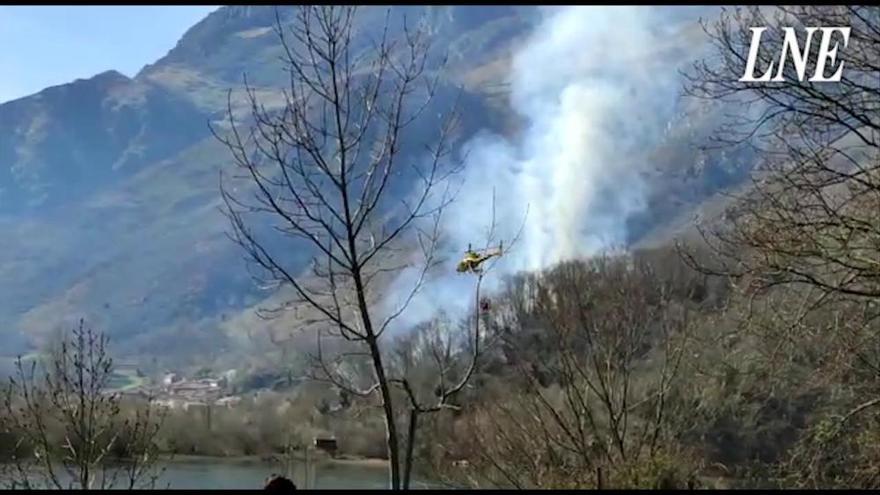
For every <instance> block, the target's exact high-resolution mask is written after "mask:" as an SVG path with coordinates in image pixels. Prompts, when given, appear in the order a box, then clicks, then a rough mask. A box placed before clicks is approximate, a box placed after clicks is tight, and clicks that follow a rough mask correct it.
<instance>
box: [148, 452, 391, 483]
mask: <svg viewBox="0 0 880 495" xmlns="http://www.w3.org/2000/svg"><path fill="white" fill-rule="evenodd" d="M304 471H305V469H304V466H303V465H302V464H299V465H297V466H294V468H293V473H292V478H293V481H294V483H296V485H297V487H298V488H304V487H305V472H304ZM273 473H275V474H286V473H285V469H284V467H283V466H281V465H279V464H277V463H270V462H259V461H249V462H242V461H233V460H224V459H192V460H177V461H174V462H172V463H170V464H168V465H166V469H165V472H164V473H163V475H162V477H161V479H160V482H159V484H158V485H157V488H158V487H165V486H166V484H168V483H170V485H171V488H181V489H195V488H201V489H208V488H211V489H259V488H262V487H263V485H264V484H265V482H266V479H267V478H268V477H269V476H270V475H271V474H273ZM310 477H311V481H310V483H309V486H310V487H311V488H318V489H321V488H324V489H328V488H349V489H357V488H363V489H378V488H387V486H388V469H387V467H385V466H384V465H381V464H379V465H376V464H360V463H354V462H325V463H320V464H318V465H316V466H315V467H314V468H313V472H312V473H311V476H310Z"/></svg>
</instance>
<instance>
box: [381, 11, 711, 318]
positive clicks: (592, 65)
mask: <svg viewBox="0 0 880 495" xmlns="http://www.w3.org/2000/svg"><path fill="white" fill-rule="evenodd" d="M547 12H548V15H547V16H546V18H545V19H544V20H543V21H542V22H541V23H540V25H539V26H538V27H537V29H536V30H535V31H534V32H533V33H532V35H531V36H530V38H529V39H528V41H527V43H526V44H525V46H524V48H523V49H522V50H520V52H519V53H517V54H516V55H515V57H514V59H513V63H512V74H511V76H510V88H511V93H510V104H511V106H512V108H513V109H514V110H515V111H516V112H517V113H518V114H519V115H520V116H521V117H522V119H523V120H524V121H525V124H526V127H525V130H524V132H523V133H522V134H520V135H517V136H515V137H512V138H507V137H503V136H499V135H496V134H492V133H489V132H483V133H481V134H480V135H478V136H476V137H474V138H473V139H471V140H470V141H469V142H468V143H467V144H466V145H465V147H464V148H465V149H466V151H467V155H466V156H467V161H466V168H465V173H464V182H463V184H462V185H461V189H460V192H459V193H458V196H457V198H456V201H455V203H453V204H452V205H451V206H450V207H449V208H448V209H447V211H446V212H445V213H444V218H445V222H444V234H445V236H446V241H447V242H446V243H445V244H446V245H447V246H448V252H446V253H444V254H445V255H446V257H447V258H448V259H449V261H448V263H447V264H448V265H449V266H448V270H442V271H441V272H440V273H439V274H438V275H437V276H435V277H434V278H433V279H431V280H429V281H428V282H427V283H426V284H425V286H424V287H423V289H422V290H421V291H420V293H419V295H418V296H417V297H416V299H415V300H413V301H412V303H411V304H410V306H409V307H408V309H407V311H406V312H405V313H404V314H403V315H402V318H400V320H399V321H397V324H396V325H395V326H396V327H398V328H408V327H410V326H411V325H413V324H415V323H418V322H419V321H424V320H426V319H428V318H430V317H432V316H434V315H435V314H436V312H437V311H438V310H443V311H446V312H447V313H451V314H453V315H456V314H464V312H465V311H467V310H468V308H472V304H473V301H472V299H471V298H470V297H468V294H471V293H472V292H473V279H472V277H468V276H464V275H461V274H458V273H455V271H454V264H455V262H456V261H457V260H458V259H459V258H460V257H461V255H462V251H463V250H464V249H465V248H466V247H467V246H468V244H469V243H473V245H474V246H481V245H483V244H484V243H485V239H486V230H487V226H488V224H489V221H490V217H491V212H492V208H491V203H492V198H493V191H494V198H495V213H496V215H495V216H496V223H497V226H498V236H499V237H500V238H510V237H511V236H513V235H514V233H515V232H516V231H518V230H519V229H520V228H522V233H521V237H520V239H519V241H518V244H517V245H516V246H515V249H514V250H513V251H511V252H509V253H507V254H506V255H505V256H504V257H503V258H502V259H501V260H499V262H498V264H497V265H496V267H495V271H494V273H493V276H492V277H490V279H487V281H486V282H487V283H489V284H490V285H489V286H488V288H489V289H490V290H491V288H492V287H491V283H492V282H495V283H496V284H497V282H498V281H499V280H500V279H501V278H502V277H503V275H507V274H512V273H515V272H517V271H520V270H535V269H540V268H543V267H547V266H549V265H552V264H554V263H556V262H559V261H562V260H567V259H572V258H577V257H585V256H589V255H592V254H595V253H597V252H598V251H600V250H603V249H607V248H609V247H613V246H620V245H623V244H625V243H626V242H627V240H628V239H627V219H628V218H630V217H631V216H632V215H633V214H635V213H638V212H640V211H642V210H643V209H644V208H645V207H646V203H645V197H646V192H647V190H648V187H650V184H647V183H645V182H644V181H643V179H642V171H644V170H645V169H646V167H649V166H650V165H651V164H650V163H644V159H643V158H640V157H644V156H645V155H646V153H645V151H646V150H650V149H652V148H654V147H656V146H657V145H658V144H659V143H660V142H661V141H662V139H663V136H664V134H665V131H666V130H667V128H668V126H669V125H670V121H671V119H672V118H673V116H674V115H675V114H676V112H677V102H678V101H679V92H680V88H681V80H680V72H679V70H680V69H682V68H684V66H685V65H686V64H689V63H690V61H691V60H693V59H694V56H695V53H694V50H695V49H696V48H695V47H694V42H693V40H694V37H689V36H687V35H685V34H684V33H685V28H693V27H694V26H695V25H696V22H697V15H699V13H701V12H700V11H694V10H690V11H688V9H687V8H672V7H666V8H652V7H607V6H603V7H593V6H591V7H584V6H578V7H566V8H553V9H547ZM527 211H528V213H526V212H527ZM414 275H415V273H414V272H406V273H403V274H402V275H401V276H400V277H399V278H398V279H397V281H396V282H395V283H394V284H393V285H392V291H391V292H390V294H391V297H389V298H388V301H389V303H392V304H394V303H399V301H400V300H401V298H400V297H396V296H400V295H401V294H404V293H406V291H408V290H410V288H411V286H412V282H413V280H414Z"/></svg>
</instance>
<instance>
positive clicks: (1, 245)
mask: <svg viewBox="0 0 880 495" xmlns="http://www.w3.org/2000/svg"><path fill="white" fill-rule="evenodd" d="M538 9H539V8H537V7H509V6H479V7H462V6H434V7H395V8H393V9H392V11H391V15H392V19H401V18H403V17H404V16H406V17H407V19H410V18H413V19H414V18H416V17H418V16H419V15H421V14H424V15H425V16H427V18H428V19H429V23H430V26H431V28H432V34H433V36H434V46H435V47H436V48H437V49H438V50H441V49H442V50H444V51H447V52H448V55H449V66H448V79H447V80H446V81H445V85H444V88H443V90H442V91H441V95H440V98H439V99H438V100H437V102H436V105H437V108H438V109H439V108H443V107H445V106H448V105H450V104H451V101H450V100H451V98H452V97H453V94H454V93H455V92H454V91H453V90H452V88H454V87H456V86H458V85H461V86H463V87H464V90H465V91H464V94H463V96H462V98H463V103H464V104H463V107H464V108H466V109H467V110H468V111H467V112H466V113H465V122H464V124H465V125H464V128H465V132H477V131H478V130H480V129H494V130H495V131H496V132H500V133H505V134H509V133H512V132H515V130H516V128H517V116H516V115H515V114H514V113H513V112H511V110H510V108H509V106H508V105H507V103H506V93H505V89H504V88H505V82H506V79H505V78H506V75H507V71H508V70H509V61H510V56H511V54H512V53H513V52H514V51H515V50H516V49H517V47H518V46H519V45H520V44H521V43H522V41H523V40H524V39H525V37H526V36H527V35H528V34H529V32H530V31H531V28H532V27H533V26H534V25H535V24H536V23H537V22H538V21H539V20H540V15H539V13H538ZM277 12H278V15H279V16H280V17H281V19H282V20H285V19H289V17H290V16H291V15H292V12H293V10H292V9H291V8H284V7H281V8H279V9H278V11H277ZM385 15H386V11H385V9H381V8H369V7H368V8H363V9H362V10H361V11H360V13H359V15H358V18H357V22H358V23H359V24H360V25H361V26H362V27H364V28H369V27H371V26H376V27H378V26H381V23H382V22H384V19H385ZM275 19H276V9H275V8H273V7H262V6H234V7H222V8H220V9H218V10H216V11H215V12H213V13H211V14H210V15H208V16H207V17H206V18H205V19H203V20H202V21H201V22H199V23H197V24H196V25H195V26H193V27H192V28H191V29H190V30H189V31H187V33H186V34H185V35H184V36H183V37H182V38H181V39H180V41H179V42H178V43H177V45H176V46H175V47H174V48H173V49H172V50H171V51H170V52H169V53H168V54H167V55H166V56H165V57H163V58H161V59H160V60H158V61H156V62H155V63H153V64H150V65H148V66H146V67H144V68H143V69H142V70H141V71H140V72H139V73H138V74H137V75H136V76H135V77H134V78H127V77H125V76H124V75H122V74H119V73H117V72H114V71H109V72H105V73H102V74H98V75H96V76H94V77H92V78H90V79H85V80H77V81H74V82H71V83H69V84H64V85H61V86H56V87H51V88H47V89H45V90H43V91H41V92H39V93H37V94H35V95H32V96H28V97H25V98H21V99H18V100H15V101H11V102H7V103H5V104H2V105H0V232H2V233H3V234H2V238H0V345H2V346H3V347H4V351H5V352H0V355H2V354H10V353H15V352H20V351H23V350H26V348H29V347H33V346H36V345H39V344H40V342H42V341H44V340H45V339H46V338H49V337H50V336H51V335H52V332H54V331H55V330H56V329H58V328H59V327H62V326H66V325H70V324H71V323H72V322H73V321H74V320H76V319H78V318H80V317H85V318H87V320H88V321H89V322H90V323H91V324H92V325H94V326H96V327H99V328H101V329H102V330H105V331H107V332H108V333H109V334H110V335H111V339H112V340H113V342H114V343H115V344H116V345H117V346H118V348H119V350H120V352H122V353H124V354H131V355H133V356H134V357H140V358H146V357H147V356H159V357H161V358H163V359H195V358H197V357H198V356H201V355H204V354H210V353H214V352H224V350H228V349H229V348H231V347H233V346H235V345H237V341H236V340H235V337H236V332H237V331H238V332H245V331H247V330H249V329H241V328H238V329H236V328H231V325H230V324H226V323H224V322H229V321H250V320H248V319H246V318H245V319H243V318H238V316H241V315H242V314H243V312H245V311H247V310H248V309H249V308H252V307H254V306H255V305H257V304H258V303H259V302H260V301H261V300H263V299H264V298H266V297H270V296H271V294H268V293H266V292H263V291H261V290H259V289H258V288H256V287H255V286H254V284H253V283H252V281H251V279H250V278H249V275H248V272H247V271H246V270H245V266H244V262H243V260H242V255H241V253H240V251H239V248H238V247H237V246H235V245H234V244H233V243H232V242H231V241H230V240H229V239H228V238H227V237H226V235H225V232H226V231H227V229H228V224H227V221H226V219H225V218H224V217H223V216H222V215H221V213H220V210H219V206H220V203H221V202H220V197H219V194H218V171H219V170H220V169H221V167H223V166H228V164H229V155H228V152H227V150H226V149H225V148H224V147H223V146H222V145H220V144H219V143H218V142H217V141H216V140H215V139H214V138H213V136H211V134H210V131H209V126H208V124H209V123H220V122H221V121H222V119H223V116H224V115H225V111H226V102H227V93H228V91H229V90H230V89H240V88H241V86H242V76H243V74H247V77H248V81H249V83H250V84H252V85H253V86H254V87H255V88H256V90H257V92H258V94H259V95H260V96H261V98H262V100H263V101H264V102H265V103H266V104H267V105H269V106H270V107H271V105H272V104H273V103H277V102H279V101H280V97H279V94H280V93H279V88H281V87H283V85H284V81H285V77H286V76H285V74H284V72H283V71H282V70H281V67H280V66H279V64H278V63H277V59H278V57H279V56H280V55H281V51H280V47H279V46H278V42H277V38H276V36H275V33H274V32H273V29H272V28H273V25H274V23H275ZM364 31H366V32H369V29H364ZM374 31H375V30H374ZM241 94H242V92H241V91H238V92H237V93H234V96H235V97H234V100H233V105H234V111H242V110H243V107H242V106H241V103H242V101H243V100H242V99H241ZM688 132H689V133H688ZM688 132H684V131H681V132H680V133H679V135H676V136H674V137H673V138H671V140H670V144H669V145H668V146H667V149H666V150H665V151H662V150H661V152H662V153H666V156H664V157H660V158H657V157H654V158H653V159H657V160H658V163H660V162H662V166H659V168H658V172H657V173H656V174H655V175H654V176H652V177H649V178H648V179H649V180H651V181H652V183H653V184H654V185H655V187H654V191H653V192H652V194H653V196H652V197H651V198H649V200H648V201H649V203H651V204H653V206H654V207H652V208H649V209H648V210H647V213H645V214H643V215H641V216H640V217H637V218H634V219H633V220H632V223H633V226H632V227H633V229H632V230H633V232H635V233H636V234H634V236H635V237H634V239H633V240H634V241H635V240H638V238H641V237H645V236H647V235H648V234H649V233H650V232H656V231H657V229H658V228H662V227H663V226H664V225H667V224H668V223H669V222H670V221H671V220H670V219H673V218H684V216H687V215H688V213H689V212H691V211H693V210H694V209H696V208H698V207H699V204H700V202H701V201H703V200H704V199H705V198H706V197H709V196H711V195H712V194H713V193H714V192H715V191H716V190H718V189H719V188H723V187H727V186H728V185H729V184H734V183H736V182H737V181H739V180H741V179H742V177H743V168H742V166H741V165H737V164H734V165H733V166H732V167H731V166H728V165H725V164H723V163H721V162H720V161H719V160H716V159H712V158H710V160H709V161H710V162H711V163H710V165H709V166H707V167H706V168H705V169H703V170H700V171H698V172H695V173H692V174H690V175H688V174H689V172H687V170H690V169H689V166H690V164H689V162H690V161H691V158H690V156H689V155H687V154H686V153H684V151H683V149H684V148H685V143H686V141H687V140H688V139H691V138H693V137H694V132H695V131H693V129H692V130H691V131H688ZM670 199H672V200H671V201H670ZM291 255H292V256H297V257H299V259H302V260H303V261H304V260H306V259H307V257H308V253H304V252H302V253H301V252H294V253H292V254H291ZM250 324H252V323H247V325H250ZM221 327H222V328H223V329H225V330H226V331H225V332H224V331H220V330H219V329H220V328H221Z"/></svg>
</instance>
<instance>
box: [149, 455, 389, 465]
mask: <svg viewBox="0 0 880 495" xmlns="http://www.w3.org/2000/svg"><path fill="white" fill-rule="evenodd" d="M293 459H294V461H297V462H303V461H305V458H304V456H302V455H300V454H295V455H294V456H293ZM312 461H313V462H316V463H318V464H329V465H336V466H358V467H367V468H386V467H388V461H387V460H386V459H379V458H374V457H372V458H371V457H337V458H333V457H330V456H329V455H327V454H318V455H316V456H314V457H313V458H312ZM159 462H168V463H170V464H176V463H182V464H211V463H217V462H228V463H230V464H242V465H249V464H273V463H277V462H284V456H283V454H272V455H239V456H211V455H194V454H170V455H169V454H160V456H159Z"/></svg>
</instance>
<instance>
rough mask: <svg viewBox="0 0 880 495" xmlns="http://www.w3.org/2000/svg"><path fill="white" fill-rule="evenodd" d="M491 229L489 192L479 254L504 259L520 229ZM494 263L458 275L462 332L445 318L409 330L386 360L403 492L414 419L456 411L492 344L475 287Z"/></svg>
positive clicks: (487, 311)
mask: <svg viewBox="0 0 880 495" xmlns="http://www.w3.org/2000/svg"><path fill="white" fill-rule="evenodd" d="M523 225H525V222H523ZM497 229H498V225H497V223H496V218H495V198H494V191H493V198H492V208H491V220H490V222H489V226H488V229H487V232H486V240H485V244H484V245H483V248H482V249H481V252H482V253H496V254H498V255H504V256H507V255H509V254H510V253H511V252H512V251H513V250H514V249H515V246H516V244H517V241H518V240H519V238H520V236H521V234H522V231H523V227H522V226H520V229H519V230H518V231H517V232H516V233H514V235H513V237H511V238H510V239H507V240H506V242H505V241H504V240H503V239H499V238H498V236H499V233H498V231H497ZM502 248H503V249H502ZM498 261H499V257H494V256H493V257H490V258H486V259H485V261H483V262H481V263H480V264H479V265H477V266H476V268H475V269H474V270H469V271H465V272H464V273H465V274H466V275H468V276H473V278H474V293H473V313H472V315H471V316H470V318H468V320H469V321H465V322H464V324H463V325H462V327H463V328H456V327H454V323H453V322H450V321H448V320H447V319H445V318H437V319H435V320H433V321H431V322H428V324H427V325H426V326H425V327H423V328H422V329H421V331H414V333H413V334H412V335H411V336H410V337H411V338H409V339H404V340H403V341H402V342H401V343H399V344H398V347H397V348H396V350H397V351H398V352H397V355H396V357H397V359H396V360H394V361H393V362H392V365H393V367H394V368H395V375H394V377H393V378H392V379H391V382H392V383H394V384H395V385H397V386H399V387H400V388H401V389H402V390H403V391H404V392H405V394H406V397H407V400H408V402H409V411H408V428H407V436H406V438H407V443H406V454H405V456H404V473H403V487H404V489H408V488H409V487H410V483H411V479H412V468H413V463H414V451H415V446H416V438H417V432H418V424H419V418H420V417H422V416H423V415H425V414H430V413H438V412H441V411H444V410H448V411H460V410H461V407H460V406H459V405H458V404H457V403H456V398H457V396H458V395H459V393H460V392H461V391H462V390H463V389H464V388H465V386H467V385H469V384H470V383H471V381H472V380H471V379H472V378H473V377H474V374H475V373H477V371H478V369H479V367H480V365H481V364H482V363H481V357H482V355H483V354H484V352H485V348H486V347H488V346H491V345H492V343H493V341H494V340H495V339H493V337H497V336H496V335H492V334H491V333H490V330H491V329H492V326H493V325H492V313H493V312H492V307H491V306H492V305H491V302H490V301H489V299H488V298H487V297H484V296H483V292H482V290H481V289H482V286H483V280H484V278H485V277H486V276H487V275H488V274H490V273H491V272H492V270H493V268H495V264H496V263H497V262H498Z"/></svg>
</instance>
